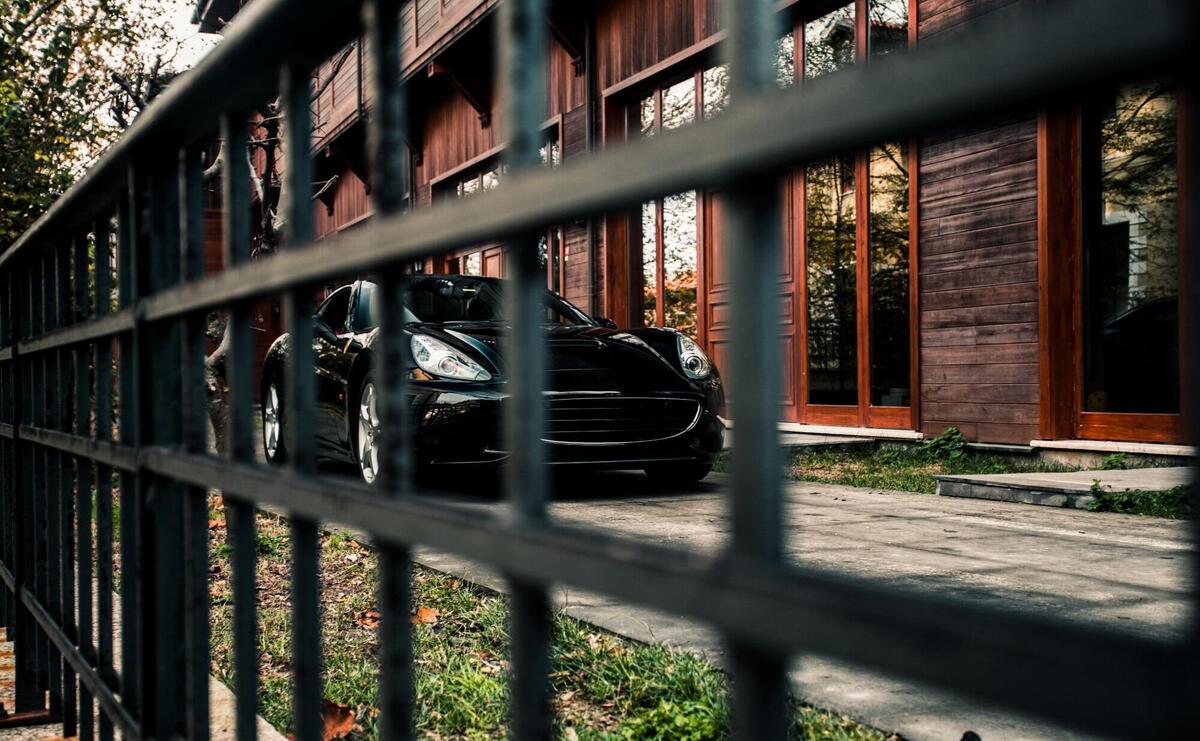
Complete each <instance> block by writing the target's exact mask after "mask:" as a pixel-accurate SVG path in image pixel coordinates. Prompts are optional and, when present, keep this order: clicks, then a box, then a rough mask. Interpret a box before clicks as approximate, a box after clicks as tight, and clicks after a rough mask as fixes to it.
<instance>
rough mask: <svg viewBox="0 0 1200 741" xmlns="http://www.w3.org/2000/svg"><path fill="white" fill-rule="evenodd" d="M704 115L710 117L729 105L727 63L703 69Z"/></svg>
mask: <svg viewBox="0 0 1200 741" xmlns="http://www.w3.org/2000/svg"><path fill="white" fill-rule="evenodd" d="M702 87H703V88H704V117H705V118H712V117H713V116H715V115H717V114H718V113H720V112H721V111H723V110H725V109H726V108H727V107H729V65H728V64H719V65H717V66H716V67H709V68H708V69H706V70H704V79H703V81H702Z"/></svg>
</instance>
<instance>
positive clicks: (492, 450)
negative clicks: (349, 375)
mask: <svg viewBox="0 0 1200 741" xmlns="http://www.w3.org/2000/svg"><path fill="white" fill-rule="evenodd" d="M579 398H580V400H581V401H582V400H584V399H587V400H591V399H594V398H595V397H579ZM615 398H616V399H618V400H620V399H622V398H624V397H615ZM506 399H507V394H505V393H503V391H502V390H499V389H494V388H482V389H475V388H470V389H458V388H436V389H433V388H431V389H421V390H420V391H419V392H418V393H417V395H416V396H415V398H414V402H413V415H414V418H413V430H414V437H415V442H416V452H417V460H418V463H420V464H424V465H430V466H445V465H488V464H497V463H501V462H503V461H504V460H505V459H507V458H508V456H509V454H508V451H507V449H506V447H505V445H504V442H503V441H504V432H503V408H504V405H505V403H506ZM637 399H638V400H639V402H640V401H641V400H645V401H662V400H672V401H680V400H685V399H686V400H690V401H694V402H695V404H696V405H698V413H697V414H695V418H694V421H693V422H692V423H691V424H690V425H688V426H687V427H686V429H685V430H683V431H681V432H679V433H678V434H672V435H670V436H668V437H665V438H659V439H652V440H644V441H637V442H617V443H610V442H588V443H563V442H561V441H555V440H546V441H544V442H545V445H546V458H547V463H548V464H550V465H555V466H582V467H589V468H608V469H629V468H640V467H642V466H644V465H646V464H650V463H662V462H696V463H712V462H714V461H715V460H716V458H717V455H718V454H720V452H721V450H722V448H723V446H724V439H725V426H724V425H723V424H722V423H721V421H720V419H719V418H718V416H717V411H718V410H719V408H720V405H721V403H722V401H723V400H722V399H720V398H719V396H715V395H712V394H709V395H702V394H699V393H696V394H691V395H680V394H664V395H651V394H638V395H637ZM570 400H571V397H565V398H564V397H557V398H556V399H555V401H557V402H564V401H567V402H569V401H570ZM693 408H696V407H695V406H694V407H693Z"/></svg>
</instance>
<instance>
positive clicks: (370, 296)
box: [358, 275, 595, 327]
mask: <svg viewBox="0 0 1200 741" xmlns="http://www.w3.org/2000/svg"><path fill="white" fill-rule="evenodd" d="M503 287H504V281H502V280H501V279H499V278H477V277H473V276H446V275H429V276H417V277H414V278H412V279H411V280H410V281H409V284H408V306H407V307H406V309H405V320H406V321H408V322H424V323H430V324H453V323H455V322H471V323H478V322H486V323H496V324H502V323H505V322H507V319H506V318H505V315H504V308H503V299H502V296H501V291H502V290H503ZM364 299H365V300H364ZM358 305H359V307H360V311H362V312H363V316H362V317H361V319H362V322H361V326H364V327H376V326H379V317H380V307H379V289H378V287H377V286H376V284H375V283H372V282H370V281H363V282H362V288H361V294H360V296H359V300H358ZM546 323H547V324H566V325H572V326H587V325H592V324H595V322H594V321H592V320H591V318H589V317H588V315H587V314H584V313H583V312H582V311H580V310H579V309H577V308H575V307H574V306H572V305H571V304H569V303H568V302H566V301H564V300H563V299H562V298H560V297H559V296H557V295H556V294H554V293H551V292H550V291H547V292H546Z"/></svg>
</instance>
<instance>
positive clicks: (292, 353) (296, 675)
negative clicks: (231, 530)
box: [280, 64, 353, 741]
mask: <svg viewBox="0 0 1200 741" xmlns="http://www.w3.org/2000/svg"><path fill="white" fill-rule="evenodd" d="M311 79H312V73H311V70H310V69H309V68H308V67H306V66H303V65H300V64H289V65H286V66H284V68H283V69H282V70H281V74H280V97H281V99H282V101H283V106H284V118H285V121H284V126H285V127H286V136H285V139H286V140H287V150H286V152H285V156H286V157H287V163H286V166H285V168H284V177H286V178H287V179H288V189H289V191H290V192H291V199H290V200H289V202H288V205H289V208H288V212H287V214H286V215H285V216H286V224H287V239H288V244H289V245H301V244H305V243H307V242H309V241H311V240H312V237H313V210H312V201H311V199H310V198H308V197H306V196H307V195H308V194H309V193H311V192H312V180H313V176H312V156H311V153H310V145H309V142H310V141H311V140H312V113H311V101H312V90H311V85H310V81H311ZM284 304H285V308H286V315H287V328H288V332H290V333H291V336H292V337H293V338H294V341H293V342H292V343H291V346H290V348H289V352H288V362H287V368H286V369H285V374H286V378H285V380H284V395H285V397H286V406H285V411H286V416H285V417H284V421H285V424H287V425H288V426H289V427H290V434H288V433H285V439H286V440H288V441H289V443H290V445H291V453H292V459H291V461H292V467H293V468H294V469H295V470H296V472H297V473H301V474H308V475H311V474H313V473H315V472H316V470H315V466H314V463H313V461H314V460H315V459H316V445H315V438H314V430H315V428H316V424H315V422H316V391H315V388H314V386H315V379H314V375H313V347H312V336H313V318H312V314H313V290H312V288H311V287H310V286H308V285H300V286H297V287H296V288H294V289H292V290H291V291H289V292H288V293H287V294H286V295H285V297H284ZM352 408H353V407H352ZM288 417H290V420H289V419H288ZM291 539H292V681H293V693H292V713H293V717H294V721H295V724H296V726H295V737H296V739H297V741H319V740H320V738H321V733H322V721H321V606H320V554H321V547H320V540H319V537H318V530H317V523H316V522H313V521H312V520H308V519H305V518H301V517H292V518H291Z"/></svg>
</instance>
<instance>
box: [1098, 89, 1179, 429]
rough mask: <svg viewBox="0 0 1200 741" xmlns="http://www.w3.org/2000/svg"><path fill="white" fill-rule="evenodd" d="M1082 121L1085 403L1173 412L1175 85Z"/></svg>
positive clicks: (1131, 97) (1114, 103)
mask: <svg viewBox="0 0 1200 741" xmlns="http://www.w3.org/2000/svg"><path fill="white" fill-rule="evenodd" d="M1089 118H1090V120H1089V122H1088V129H1089V131H1088V132H1087V134H1085V135H1090V136H1091V141H1089V142H1087V149H1085V152H1087V155H1086V158H1085V163H1084V167H1085V178H1086V180H1085V182H1086V183H1087V184H1088V185H1089V186H1090V187H1091V189H1092V191H1091V193H1090V197H1089V198H1088V200H1087V201H1086V203H1087V208H1088V213H1087V215H1086V219H1087V222H1086V223H1085V230H1086V231H1085V239H1086V243H1085V244H1086V250H1085V257H1084V270H1085V274H1084V279H1085V284H1084V409H1085V410H1087V411H1090V412H1133V413H1139V412H1140V413H1177V412H1178V411H1179V281H1178V269H1179V258H1178V252H1177V237H1178V235H1177V231H1176V193H1177V185H1178V183H1177V180H1176V177H1177V175H1176V114H1175V91H1174V88H1173V86H1171V85H1168V84H1165V83H1149V84H1143V85H1131V86H1128V87H1126V88H1124V89H1122V90H1120V91H1119V92H1118V93H1117V94H1116V95H1114V96H1113V97H1112V98H1111V99H1110V100H1109V101H1108V102H1107V105H1105V106H1104V107H1103V108H1100V109H1098V110H1096V111H1094V112H1093V113H1092V115H1091V116H1090V117H1089Z"/></svg>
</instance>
